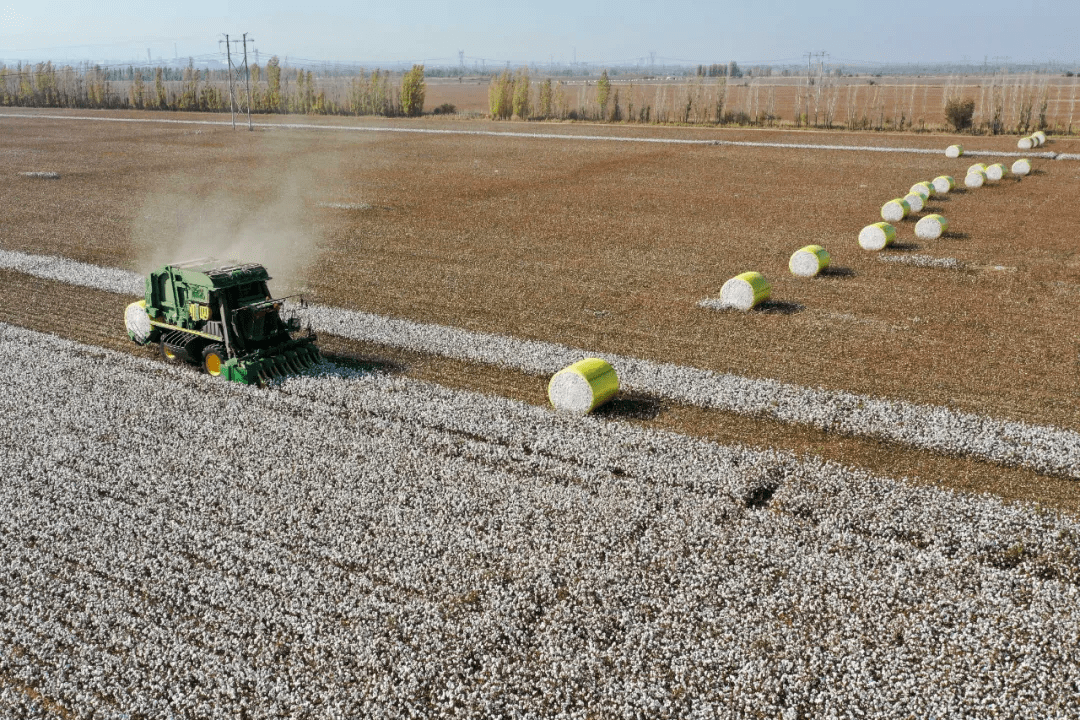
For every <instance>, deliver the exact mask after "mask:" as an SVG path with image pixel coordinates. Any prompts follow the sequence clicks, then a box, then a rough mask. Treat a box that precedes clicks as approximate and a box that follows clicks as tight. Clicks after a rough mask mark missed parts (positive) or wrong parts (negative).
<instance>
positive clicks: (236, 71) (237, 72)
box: [224, 33, 255, 131]
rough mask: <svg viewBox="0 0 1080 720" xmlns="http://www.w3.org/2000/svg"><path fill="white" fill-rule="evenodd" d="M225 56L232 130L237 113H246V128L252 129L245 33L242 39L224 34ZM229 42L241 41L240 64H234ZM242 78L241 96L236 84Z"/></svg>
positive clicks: (249, 73)
mask: <svg viewBox="0 0 1080 720" xmlns="http://www.w3.org/2000/svg"><path fill="white" fill-rule="evenodd" d="M224 42H225V57H226V58H227V60H228V62H229V113H230V114H231V115H232V126H233V130H235V129H236V115H237V113H245V114H246V115H247V121H248V130H249V131H250V130H252V129H253V128H252V126H251V71H250V70H249V69H248V57H247V44H248V42H249V38H248V36H247V33H244V39H243V40H229V36H228V34H227V33H226V34H225V41H224ZM250 42H252V43H254V42H255V38H250ZM230 43H243V45H244V50H243V58H244V60H243V62H242V63H241V64H240V65H234V64H233V59H232V46H231V45H230ZM241 78H243V80H244V93H243V95H242V96H241V95H240V93H238V92H237V87H236V86H237V84H238V83H239V81H240V79H241Z"/></svg>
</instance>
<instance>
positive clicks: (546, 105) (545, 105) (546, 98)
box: [538, 78, 554, 118]
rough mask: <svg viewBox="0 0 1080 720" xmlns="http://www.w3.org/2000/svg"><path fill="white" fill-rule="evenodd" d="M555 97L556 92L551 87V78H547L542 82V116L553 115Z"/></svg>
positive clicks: (540, 108) (540, 107)
mask: <svg viewBox="0 0 1080 720" xmlns="http://www.w3.org/2000/svg"><path fill="white" fill-rule="evenodd" d="M553 99H554V92H553V91H552V88H551V78H546V79H545V80H544V82H542V83H540V106H539V108H538V110H539V112H540V117H543V118H549V117H551V103H552V100H553Z"/></svg>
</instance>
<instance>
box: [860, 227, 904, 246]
mask: <svg viewBox="0 0 1080 720" xmlns="http://www.w3.org/2000/svg"><path fill="white" fill-rule="evenodd" d="M894 240H896V228H894V227H893V226H892V225H890V224H889V223H887V222H879V223H874V224H873V225H867V226H866V227H864V228H863V229H862V232H860V233H859V247H861V248H862V249H863V250H882V249H884V248H887V247H888V246H890V245H892V244H893V241H894Z"/></svg>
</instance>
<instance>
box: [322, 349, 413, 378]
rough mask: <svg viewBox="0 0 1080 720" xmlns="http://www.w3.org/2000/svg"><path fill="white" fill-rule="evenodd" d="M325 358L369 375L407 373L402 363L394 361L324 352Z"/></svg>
mask: <svg viewBox="0 0 1080 720" xmlns="http://www.w3.org/2000/svg"><path fill="white" fill-rule="evenodd" d="M322 355H323V357H324V358H326V359H327V360H329V361H330V362H332V363H334V364H335V365H340V366H341V367H347V368H349V369H350V370H359V371H360V372H368V373H383V374H387V375H389V374H401V373H403V372H405V366H404V365H402V364H401V363H398V362H394V361H393V360H383V359H380V358H375V357H365V356H362V355H352V354H340V353H327V352H324V353H323V354H322Z"/></svg>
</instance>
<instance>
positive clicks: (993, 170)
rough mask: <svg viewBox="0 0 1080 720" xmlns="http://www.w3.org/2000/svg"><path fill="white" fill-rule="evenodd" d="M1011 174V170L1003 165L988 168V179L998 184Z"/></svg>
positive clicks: (997, 164) (998, 164)
mask: <svg viewBox="0 0 1080 720" xmlns="http://www.w3.org/2000/svg"><path fill="white" fill-rule="evenodd" d="M1008 174H1009V168H1007V167H1005V166H1004V165H1003V164H1001V163H994V164H993V165H990V166H988V167H987V168H986V179H987V180H992V181H994V182H997V181H998V180H1000V179H1001V178H1003V177H1005V176H1006V175H1008Z"/></svg>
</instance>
